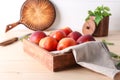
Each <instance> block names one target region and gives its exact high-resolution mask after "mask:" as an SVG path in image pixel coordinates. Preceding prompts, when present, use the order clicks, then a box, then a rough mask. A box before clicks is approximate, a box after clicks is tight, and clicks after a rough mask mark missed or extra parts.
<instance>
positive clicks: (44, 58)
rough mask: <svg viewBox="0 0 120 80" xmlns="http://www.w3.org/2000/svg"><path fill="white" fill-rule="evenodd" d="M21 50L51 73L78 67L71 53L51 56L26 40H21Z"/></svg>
mask: <svg viewBox="0 0 120 80" xmlns="http://www.w3.org/2000/svg"><path fill="white" fill-rule="evenodd" d="M23 49H24V51H25V52H26V53H27V54H29V55H30V56H32V57H33V58H35V59H37V60H38V61H39V62H40V63H41V64H43V65H44V66H45V67H47V68H48V69H49V70H51V71H53V72H56V71H60V70H64V69H69V68H72V67H76V66H78V65H77V64H76V62H75V59H74V56H73V54H72V52H69V53H64V54H51V53H50V52H48V51H46V50H44V49H42V48H40V47H39V46H38V45H36V44H34V43H31V42H30V41H28V40H23Z"/></svg>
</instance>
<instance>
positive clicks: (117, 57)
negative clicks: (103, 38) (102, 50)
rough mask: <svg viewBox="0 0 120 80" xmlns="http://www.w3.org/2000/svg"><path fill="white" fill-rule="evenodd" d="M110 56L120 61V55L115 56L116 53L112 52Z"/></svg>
mask: <svg viewBox="0 0 120 80" xmlns="http://www.w3.org/2000/svg"><path fill="white" fill-rule="evenodd" d="M110 55H111V57H112V58H115V59H117V60H120V56H119V55H117V54H115V53H113V52H110Z"/></svg>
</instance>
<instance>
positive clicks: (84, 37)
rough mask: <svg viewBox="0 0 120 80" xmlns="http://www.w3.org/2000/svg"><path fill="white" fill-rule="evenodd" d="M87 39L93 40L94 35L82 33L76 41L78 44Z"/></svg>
mask: <svg viewBox="0 0 120 80" xmlns="http://www.w3.org/2000/svg"><path fill="white" fill-rule="evenodd" d="M87 41H95V39H94V37H93V36H92V35H89V34H88V35H82V36H81V37H79V38H78V39H77V43H78V44H80V43H84V42H87Z"/></svg>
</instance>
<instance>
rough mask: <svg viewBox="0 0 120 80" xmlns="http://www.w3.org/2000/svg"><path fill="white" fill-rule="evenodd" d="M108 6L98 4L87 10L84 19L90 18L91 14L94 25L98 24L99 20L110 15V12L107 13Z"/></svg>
mask: <svg viewBox="0 0 120 80" xmlns="http://www.w3.org/2000/svg"><path fill="white" fill-rule="evenodd" d="M109 11H110V8H109V7H107V6H103V5H102V6H98V7H97V8H96V9H95V10H94V11H92V10H89V11H88V17H87V18H86V20H88V19H90V17H91V16H94V17H95V20H94V21H95V23H96V25H98V24H99V23H100V21H101V20H102V19H103V18H104V17H107V16H111V13H109Z"/></svg>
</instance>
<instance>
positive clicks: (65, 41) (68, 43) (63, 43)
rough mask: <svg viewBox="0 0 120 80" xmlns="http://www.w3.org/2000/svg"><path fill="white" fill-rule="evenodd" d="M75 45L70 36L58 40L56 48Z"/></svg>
mask: <svg viewBox="0 0 120 80" xmlns="http://www.w3.org/2000/svg"><path fill="white" fill-rule="evenodd" d="M73 45H76V41H75V40H74V39H72V38H63V39H61V40H60V41H59V42H58V45H57V50H62V49H65V48H67V47H69V46H73Z"/></svg>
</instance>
